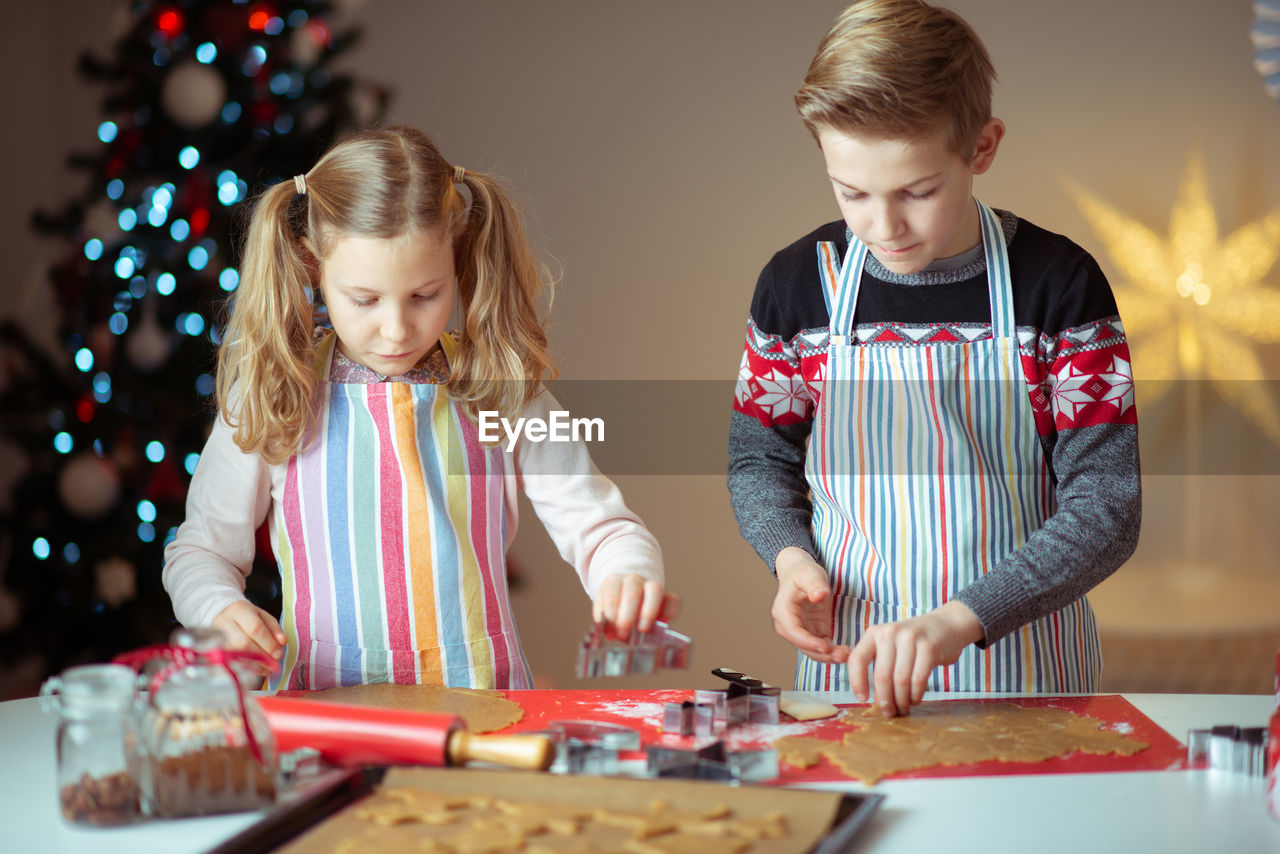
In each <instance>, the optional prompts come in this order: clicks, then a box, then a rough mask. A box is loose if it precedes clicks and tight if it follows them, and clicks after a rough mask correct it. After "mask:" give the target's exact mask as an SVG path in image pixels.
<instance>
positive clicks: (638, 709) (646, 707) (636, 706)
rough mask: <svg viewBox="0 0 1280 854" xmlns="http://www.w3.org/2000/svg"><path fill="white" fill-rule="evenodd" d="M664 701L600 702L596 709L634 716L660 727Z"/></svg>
mask: <svg viewBox="0 0 1280 854" xmlns="http://www.w3.org/2000/svg"><path fill="white" fill-rule="evenodd" d="M665 705H666V704H665V703H628V702H625V701H622V702H617V703H601V704H600V705H599V706H598V707H597V710H598V711H600V712H601V713H603V714H606V715H614V716H615V717H619V718H634V719H636V720H641V721H644V722H645V723H647V724H649V725H650V726H653V727H656V728H658V729H662V710H663V707H664V706H665Z"/></svg>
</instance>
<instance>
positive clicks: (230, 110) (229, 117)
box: [222, 101, 242, 125]
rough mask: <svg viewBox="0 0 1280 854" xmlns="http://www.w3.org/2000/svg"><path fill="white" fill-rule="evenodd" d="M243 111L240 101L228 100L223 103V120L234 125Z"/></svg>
mask: <svg viewBox="0 0 1280 854" xmlns="http://www.w3.org/2000/svg"><path fill="white" fill-rule="evenodd" d="M241 112H242V110H241V107H240V103H239V102H238V101H228V102H227V103H225V104H223V105H222V121H223V122H224V123H226V124H229V125H233V124H235V123H236V122H238V121H239V120H240V113H241Z"/></svg>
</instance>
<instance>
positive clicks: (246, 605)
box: [213, 599, 286, 676]
mask: <svg viewBox="0 0 1280 854" xmlns="http://www.w3.org/2000/svg"><path fill="white" fill-rule="evenodd" d="M213 627H214V628H215V629H218V630H219V631H220V632H222V635H223V637H225V638H226V641H227V649H231V650H236V651H243V652H265V653H266V654H267V655H269V656H271V657H272V658H274V659H277V660H279V658H280V656H281V655H283V654H284V645H285V642H286V638H285V636H284V630H283V629H281V628H280V623H279V622H277V621H276V618H275V617H273V616H271V615H270V614H268V613H267V612H266V611H264V610H262V609H261V608H259V607H257V606H256V605H254V604H253V603H251V602H249V601H248V600H243V599H242V600H240V601H239V602H232V603H231V604H230V605H228V606H227V607H225V608H223V609H222V610H221V611H219V612H218V616H216V617H214V618H213ZM255 669H257V670H258V672H260V673H261V674H262V675H264V676H266V675H267V674H269V673H271V671H272V670H273V669H274V668H272V667H270V666H268V665H266V664H261V665H256V667H255Z"/></svg>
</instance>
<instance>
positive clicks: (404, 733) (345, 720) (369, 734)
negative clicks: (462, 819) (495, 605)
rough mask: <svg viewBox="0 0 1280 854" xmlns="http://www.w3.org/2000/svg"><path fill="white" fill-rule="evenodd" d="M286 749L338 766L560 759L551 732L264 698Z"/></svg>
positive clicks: (522, 763) (526, 764)
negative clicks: (490, 731)
mask: <svg viewBox="0 0 1280 854" xmlns="http://www.w3.org/2000/svg"><path fill="white" fill-rule="evenodd" d="M257 701H258V705H259V706H260V707H261V708H262V711H263V712H264V713H265V714H266V716H267V724H268V725H269V726H270V727H271V731H272V732H273V733H274V734H275V737H276V746H277V747H278V748H279V749H280V751H281V752H287V751H290V750H296V749H297V748H299V747H310V748H313V749H315V750H318V751H319V752H320V756H321V758H323V759H324V760H325V761H326V762H330V763H332V764H334V765H363V764H371V765H435V766H439V765H465V764H466V763H468V762H472V761H480V762H490V763H492V764H494V765H503V766H505V767H508V768H523V769H527V770H538V771H544V770H546V769H547V768H549V767H550V766H551V763H552V761H553V760H554V759H555V744H554V742H553V741H552V740H551V738H550V737H548V736H545V735H533V734H525V735H478V734H475V733H470V732H467V729H466V724H465V723H464V722H463V720H462V718H460V717H457V716H456V715H447V714H438V713H433V712H417V711H409V710H405V709H385V708H378V707H374V706H356V705H351V704H348V703H326V702H321V701H318V700H304V699H300V698H297V697H258V698H257Z"/></svg>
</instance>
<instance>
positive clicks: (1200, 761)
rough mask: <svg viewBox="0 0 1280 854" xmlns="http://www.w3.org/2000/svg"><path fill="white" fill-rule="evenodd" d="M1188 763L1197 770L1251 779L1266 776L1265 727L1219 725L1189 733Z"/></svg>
mask: <svg viewBox="0 0 1280 854" xmlns="http://www.w3.org/2000/svg"><path fill="white" fill-rule="evenodd" d="M1187 762H1188V763H1189V764H1190V765H1192V766H1194V767H1201V768H1203V767H1206V766H1207V767H1209V768H1217V769H1220V770H1223V771H1235V772H1237V773H1240V774H1247V775H1249V776H1251V777H1261V776H1265V775H1266V773H1267V730H1266V727H1239V726H1232V725H1224V726H1216V727H1213V728H1211V729H1193V730H1189V731H1188V732H1187Z"/></svg>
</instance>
